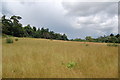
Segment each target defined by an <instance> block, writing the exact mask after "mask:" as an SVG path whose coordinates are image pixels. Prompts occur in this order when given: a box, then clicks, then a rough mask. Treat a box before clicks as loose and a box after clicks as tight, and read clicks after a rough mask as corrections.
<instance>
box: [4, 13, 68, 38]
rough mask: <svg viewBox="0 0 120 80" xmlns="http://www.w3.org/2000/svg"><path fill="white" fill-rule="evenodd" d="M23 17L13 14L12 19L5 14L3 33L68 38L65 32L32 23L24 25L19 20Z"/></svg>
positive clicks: (16, 35)
mask: <svg viewBox="0 0 120 80" xmlns="http://www.w3.org/2000/svg"><path fill="white" fill-rule="evenodd" d="M20 19H22V18H21V17H20V16H11V17H10V19H6V16H5V15H4V16H3V17H2V33H3V34H7V35H12V36H15V37H32V38H45V39H56V40H68V38H67V36H66V35H65V34H63V35H62V34H59V33H54V32H53V31H49V29H48V28H47V29H45V28H41V29H40V28H38V29H37V28H36V27H34V26H33V27H31V26H30V24H28V25H27V26H24V27H23V26H22V24H21V23H19V20H20Z"/></svg>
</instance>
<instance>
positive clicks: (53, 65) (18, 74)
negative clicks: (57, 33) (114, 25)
mask: <svg viewBox="0 0 120 80" xmlns="http://www.w3.org/2000/svg"><path fill="white" fill-rule="evenodd" d="M86 44H88V45H86ZM2 45H3V47H2V53H3V54H2V63H3V64H2V70H3V73H2V76H3V78H9V77H12V78H115V77H118V47H110V46H106V44H104V43H103V44H98V43H97V44H94V43H80V42H71V41H59V40H58V41H55V40H46V39H34V38H19V40H18V41H14V43H13V44H7V43H5V39H3V43H2ZM71 61H72V62H75V63H76V65H75V66H74V67H73V68H71V69H70V68H67V66H66V64H67V63H69V62H71Z"/></svg>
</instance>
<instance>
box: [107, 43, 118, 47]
mask: <svg viewBox="0 0 120 80" xmlns="http://www.w3.org/2000/svg"><path fill="white" fill-rule="evenodd" d="M107 46H113V47H117V46H119V45H118V44H116V43H108V44H107Z"/></svg>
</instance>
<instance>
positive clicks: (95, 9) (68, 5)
mask: <svg viewBox="0 0 120 80" xmlns="http://www.w3.org/2000/svg"><path fill="white" fill-rule="evenodd" d="M111 1H112V0H111ZM0 6H2V7H0V16H2V15H3V14H5V15H7V16H8V17H9V16H11V15H19V16H21V17H22V20H21V21H20V22H21V23H22V24H23V25H27V24H31V26H36V27H37V28H38V27H40V28H41V27H44V28H49V29H50V30H53V31H54V32H58V33H61V34H62V33H65V34H67V36H68V38H84V37H85V36H93V37H99V36H101V35H108V34H110V33H114V34H117V33H118V1H117V0H114V1H112V2H110V1H109V0H107V1H102V2H96V1H91V2H90V1H89V2H88V1H84V2H81V1H80V0H79V1H78V0H68V1H67V0H37V1H36V0H29V2H28V0H27V1H26V0H16V1H15V0H4V1H2V2H0Z"/></svg>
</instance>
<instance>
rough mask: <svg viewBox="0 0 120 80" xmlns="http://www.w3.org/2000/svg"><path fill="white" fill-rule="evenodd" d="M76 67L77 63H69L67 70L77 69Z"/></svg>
mask: <svg viewBox="0 0 120 80" xmlns="http://www.w3.org/2000/svg"><path fill="white" fill-rule="evenodd" d="M75 66H76V63H75V62H69V63H67V68H70V69H71V68H73V67H75Z"/></svg>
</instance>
